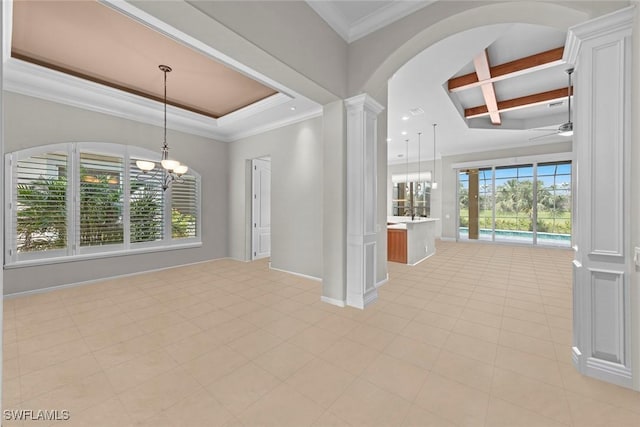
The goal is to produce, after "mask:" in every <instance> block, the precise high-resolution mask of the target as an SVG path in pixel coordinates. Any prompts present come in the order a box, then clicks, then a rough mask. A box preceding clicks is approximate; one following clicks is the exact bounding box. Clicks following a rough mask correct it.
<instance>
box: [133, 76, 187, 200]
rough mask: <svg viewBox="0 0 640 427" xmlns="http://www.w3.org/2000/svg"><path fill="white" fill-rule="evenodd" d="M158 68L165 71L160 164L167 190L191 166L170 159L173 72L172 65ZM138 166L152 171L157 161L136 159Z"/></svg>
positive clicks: (142, 169) (163, 187)
mask: <svg viewBox="0 0 640 427" xmlns="http://www.w3.org/2000/svg"><path fill="white" fill-rule="evenodd" d="M158 68H160V71H162V72H163V73H164V141H163V144H162V157H161V161H160V164H161V165H162V168H163V169H164V170H163V173H164V179H163V182H162V189H163V190H166V189H167V188H169V186H170V185H171V183H173V182H174V181H181V180H182V175H184V174H185V173H187V171H188V170H189V168H188V167H187V166H186V165H183V164H180V162H179V161H177V160H171V159H169V145H167V73H170V72H171V67H169V66H168V65H159V66H158ZM136 166H137V167H138V168H139V169H140V170H141V171H143V172H150V171H152V170H153V168H155V166H156V164H155V162H151V161H147V160H136Z"/></svg>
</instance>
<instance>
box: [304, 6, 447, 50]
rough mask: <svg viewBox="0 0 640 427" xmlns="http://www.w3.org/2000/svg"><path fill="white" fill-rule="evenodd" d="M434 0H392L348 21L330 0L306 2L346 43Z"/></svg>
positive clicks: (409, 13)
mask: <svg viewBox="0 0 640 427" xmlns="http://www.w3.org/2000/svg"><path fill="white" fill-rule="evenodd" d="M432 3H435V2H434V1H392V2H388V4H387V5H385V6H383V7H381V8H380V9H377V10H376V11H374V12H372V13H370V14H368V15H366V16H363V17H362V18H360V19H358V20H357V21H355V22H353V23H350V22H348V21H347V19H346V18H345V17H344V14H343V13H342V12H341V11H340V10H339V8H338V7H336V5H335V4H334V2H331V1H318V0H316V1H313V0H307V4H308V5H309V7H311V8H312V9H313V10H314V11H315V12H316V13H317V14H318V15H320V17H321V18H322V19H323V20H324V21H325V22H326V23H327V24H329V26H330V27H331V28H333V30H334V31H335V32H336V33H338V35H339V36H340V37H342V38H343V39H344V40H345V41H346V42H347V43H352V42H354V41H356V40H358V39H361V38H363V37H365V36H367V35H369V34H371V33H373V32H374V31H377V30H379V29H380V28H384V27H386V26H387V25H389V24H391V23H393V22H395V21H398V20H400V19H402V18H404V17H405V16H408V15H411V14H412V13H413V12H415V11H417V10H420V9H422V8H423V7H426V6H428V5H430V4H432Z"/></svg>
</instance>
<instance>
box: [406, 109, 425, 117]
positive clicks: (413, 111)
mask: <svg viewBox="0 0 640 427" xmlns="http://www.w3.org/2000/svg"><path fill="white" fill-rule="evenodd" d="M409 112H410V113H411V115H412V116H419V115H420V114H424V110H423V109H422V108H420V107H418V108H412V109H411V110H409Z"/></svg>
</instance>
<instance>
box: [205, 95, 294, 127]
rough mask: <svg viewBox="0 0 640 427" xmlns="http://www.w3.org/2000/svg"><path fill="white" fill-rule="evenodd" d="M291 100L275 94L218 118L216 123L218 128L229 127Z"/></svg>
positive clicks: (285, 96)
mask: <svg viewBox="0 0 640 427" xmlns="http://www.w3.org/2000/svg"><path fill="white" fill-rule="evenodd" d="M292 99H293V98H292V97H291V96H289V95H285V94H284V93H280V92H278V93H276V94H273V95H271V96H269V97H267V98H265V99H262V100H260V101H258V102H254V103H253V104H251V105H247V106H246V107H243V108H241V109H239V110H236V111H234V112H232V113H229V114H226V115H224V116H222V117H219V118H218V119H217V120H216V122H217V125H218V126H225V125H230V124H232V123H236V122H238V121H239V120H242V119H246V118H249V117H251V116H253V115H255V114H258V113H262V112H264V111H266V110H268V109H270V108H273V107H277V106H279V105H282V104H285V103H287V102H289V101H291V100H292Z"/></svg>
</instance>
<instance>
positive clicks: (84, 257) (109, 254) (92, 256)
mask: <svg viewBox="0 0 640 427" xmlns="http://www.w3.org/2000/svg"><path fill="white" fill-rule="evenodd" d="M201 246H202V242H189V243H181V244H177V245H171V246H155V247H148V248H137V249H127V250H119V251H112V252H97V253H93V254H83V255H72V256H61V257H56V258H42V259H34V260H28V261H16V262H12V263H10V264H5V266H4V269H5V270H10V269H14V268H23V267H34V266H40V265H50V264H63V263H67V262H76V261H88V260H93V259H101V258H116V257H122V256H129V255H138V254H145V253H152V252H167V251H175V250H180V249H191V248H199V247H201Z"/></svg>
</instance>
